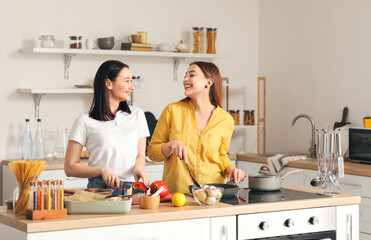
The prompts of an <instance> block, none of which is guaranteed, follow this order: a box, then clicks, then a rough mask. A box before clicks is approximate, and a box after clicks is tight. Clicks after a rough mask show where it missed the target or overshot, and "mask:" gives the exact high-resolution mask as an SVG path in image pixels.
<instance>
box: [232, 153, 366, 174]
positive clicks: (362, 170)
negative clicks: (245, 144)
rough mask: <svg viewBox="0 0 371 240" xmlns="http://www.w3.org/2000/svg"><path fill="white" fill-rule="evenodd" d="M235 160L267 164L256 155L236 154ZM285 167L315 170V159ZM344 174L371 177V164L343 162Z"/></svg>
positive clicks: (294, 162)
mask: <svg viewBox="0 0 371 240" xmlns="http://www.w3.org/2000/svg"><path fill="white" fill-rule="evenodd" d="M237 160H238V161H249V162H257V163H264V164H266V163H267V157H260V156H258V155H257V154H238V155H237ZM285 166H287V167H295V168H304V169H312V170H317V159H314V158H308V159H304V160H297V161H293V162H290V163H288V164H287V165H285ZM344 172H345V174H351V175H359V176H366V177H371V164H362V163H356V162H350V161H344Z"/></svg>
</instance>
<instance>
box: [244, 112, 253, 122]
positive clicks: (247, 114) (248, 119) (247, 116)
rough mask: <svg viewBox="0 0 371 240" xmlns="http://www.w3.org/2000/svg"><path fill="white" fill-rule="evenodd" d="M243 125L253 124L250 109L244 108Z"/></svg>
mask: <svg viewBox="0 0 371 240" xmlns="http://www.w3.org/2000/svg"><path fill="white" fill-rule="evenodd" d="M243 125H251V112H250V110H243Z"/></svg>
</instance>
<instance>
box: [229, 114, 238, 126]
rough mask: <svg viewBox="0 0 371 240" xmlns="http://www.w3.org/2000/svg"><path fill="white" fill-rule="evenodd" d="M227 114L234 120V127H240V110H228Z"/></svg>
mask: <svg viewBox="0 0 371 240" xmlns="http://www.w3.org/2000/svg"><path fill="white" fill-rule="evenodd" d="M229 114H231V116H232V118H233V120H234V125H240V110H229Z"/></svg>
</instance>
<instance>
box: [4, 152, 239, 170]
mask: <svg viewBox="0 0 371 240" xmlns="http://www.w3.org/2000/svg"><path fill="white" fill-rule="evenodd" d="M228 156H229V158H230V159H231V160H236V159H237V156H236V155H235V154H230V155H228ZM11 161H14V160H3V161H2V164H3V165H6V166H7V165H8V164H9V163H10V162H11ZM45 161H46V162H47V164H46V167H45V170H59V169H64V159H61V160H57V159H56V158H48V159H45ZM80 162H81V163H83V164H85V165H88V159H81V160H80ZM159 164H163V162H148V161H146V165H159Z"/></svg>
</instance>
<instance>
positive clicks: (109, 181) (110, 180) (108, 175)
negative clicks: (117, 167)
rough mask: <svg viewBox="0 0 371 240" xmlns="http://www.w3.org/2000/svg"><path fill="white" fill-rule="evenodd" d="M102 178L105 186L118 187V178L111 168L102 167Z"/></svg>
mask: <svg viewBox="0 0 371 240" xmlns="http://www.w3.org/2000/svg"><path fill="white" fill-rule="evenodd" d="M102 178H103V181H104V183H105V184H106V185H107V186H109V187H111V188H114V187H116V188H117V189H119V188H120V180H119V178H118V177H117V175H116V174H115V173H114V172H113V171H112V170H110V169H108V168H102Z"/></svg>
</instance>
